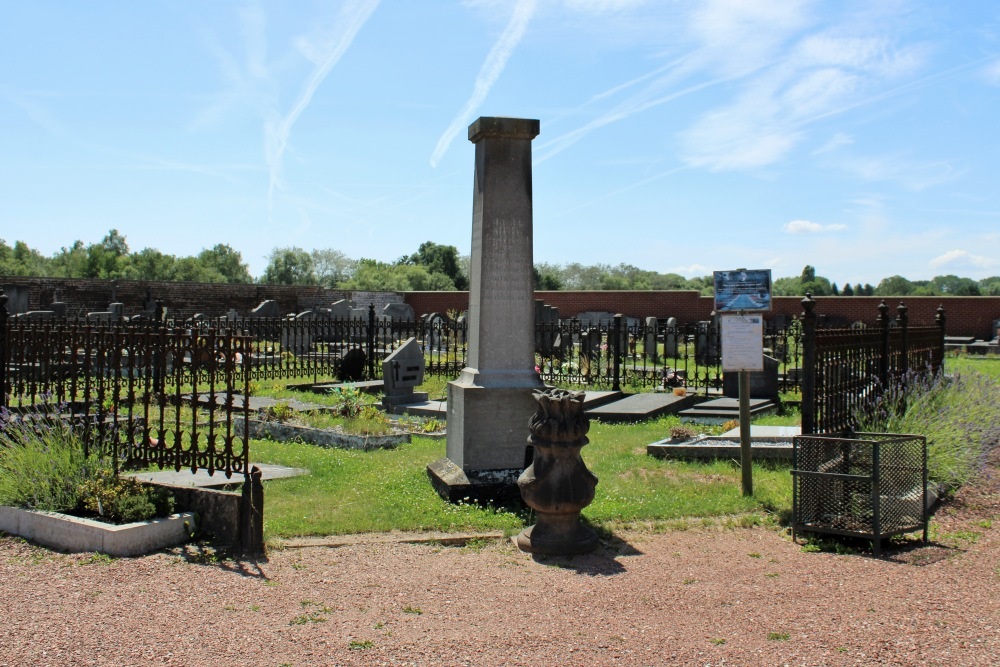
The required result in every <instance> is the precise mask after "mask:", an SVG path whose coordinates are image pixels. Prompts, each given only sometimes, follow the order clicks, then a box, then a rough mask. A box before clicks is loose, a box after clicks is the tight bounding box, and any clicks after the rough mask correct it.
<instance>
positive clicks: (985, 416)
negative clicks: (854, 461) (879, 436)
mask: <svg viewBox="0 0 1000 667" xmlns="http://www.w3.org/2000/svg"><path fill="white" fill-rule="evenodd" d="M901 395H902V391H901V389H900V388H895V389H894V390H891V391H888V392H885V394H884V395H883V396H882V397H881V398H880V399H879V400H878V401H877V402H876V404H875V405H874V406H868V407H867V408H866V410H864V411H863V412H861V413H859V414H858V415H857V418H858V422H859V423H858V427H857V429H856V430H858V431H862V432H880V431H881V432H886V433H912V434H916V435H923V436H925V437H926V438H927V469H928V476H929V477H930V478H931V479H932V480H934V481H936V482H939V483H942V484H946V485H948V486H952V487H955V488H957V487H959V486H962V485H963V484H965V483H967V482H969V481H970V480H971V479H972V478H974V477H975V476H976V475H977V474H978V473H979V472H980V471H981V470H982V467H983V462H984V461H985V458H986V456H987V454H988V453H989V452H990V450H992V449H993V448H994V447H996V446H997V445H998V444H1000V420H998V419H997V415H998V414H1000V382H997V381H996V380H994V379H993V378H990V377H987V376H985V375H982V374H980V373H977V372H975V371H969V372H966V373H964V374H963V375H956V376H954V377H946V376H944V375H943V374H938V375H937V376H935V377H929V376H928V377H923V378H921V377H911V378H909V379H908V386H907V388H906V400H905V401H903V400H901V399H900V396H901Z"/></svg>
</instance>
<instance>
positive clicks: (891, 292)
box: [874, 276, 913, 296]
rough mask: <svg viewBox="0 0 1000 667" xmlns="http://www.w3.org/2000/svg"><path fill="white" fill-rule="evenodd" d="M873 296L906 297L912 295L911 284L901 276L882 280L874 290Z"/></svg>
mask: <svg viewBox="0 0 1000 667" xmlns="http://www.w3.org/2000/svg"><path fill="white" fill-rule="evenodd" d="M874 291H875V296H908V295H910V294H913V283H911V282H910V281H909V280H907V279H906V278H904V277H903V276H889V277H888V278H883V279H882V281H881V282H880V283H879V284H878V287H876V288H875V290H874Z"/></svg>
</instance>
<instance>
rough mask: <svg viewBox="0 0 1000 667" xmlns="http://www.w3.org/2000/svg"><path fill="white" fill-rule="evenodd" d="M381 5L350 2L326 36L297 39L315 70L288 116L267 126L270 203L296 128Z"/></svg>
mask: <svg viewBox="0 0 1000 667" xmlns="http://www.w3.org/2000/svg"><path fill="white" fill-rule="evenodd" d="M378 3H379V0H353V1H352V2H348V3H347V4H346V5H345V6H344V8H343V10H342V11H341V13H340V15H339V16H338V18H337V21H336V22H335V23H334V25H332V26H328V27H325V29H324V30H323V31H322V33H320V34H319V35H317V36H315V37H312V38H309V37H304V36H303V37H299V38H298V39H296V40H295V46H296V48H297V49H298V51H299V53H301V54H302V55H303V57H305V58H306V59H307V60H309V61H310V62H312V63H313V69H312V71H311V72H310V73H309V76H308V77H307V78H306V82H305V85H304V87H303V89H302V92H301V93H299V96H298V98H297V99H296V100H295V103H294V104H293V105H292V108H291V109H290V110H289V111H288V113H286V114H285V115H284V116H283V117H280V118H272V119H270V120H268V121H267V122H266V123H265V124H264V155H265V158H266V159H267V165H268V169H269V171H270V183H269V185H268V191H267V192H268V202H269V203H270V202H272V200H273V196H274V190H275V188H276V187H277V186H278V185H279V184H280V181H281V165H282V159H283V157H284V154H285V149H286V148H287V147H288V139H289V136H290V135H291V132H292V126H293V125H295V122H296V121H297V120H298V119H299V116H301V115H302V113H303V112H304V111H305V110H306V108H307V107H308V106H309V103H310V102H311V101H312V98H313V95H314V94H315V93H316V90H317V89H318V88H319V86H320V84H321V83H323V79H325V78H326V75H327V74H329V73H330V70H331V69H333V66H334V65H336V64H337V62H338V61H339V60H340V58H341V57H342V56H343V55H344V53H345V52H346V51H347V49H348V48H349V47H350V46H351V43H352V42H353V41H354V38H355V37H356V36H357V34H358V32H359V31H360V30H361V28H362V26H364V24H365V22H366V21H367V20H368V17H370V16H371V15H372V12H374V11H375V8H376V7H377V6H378Z"/></svg>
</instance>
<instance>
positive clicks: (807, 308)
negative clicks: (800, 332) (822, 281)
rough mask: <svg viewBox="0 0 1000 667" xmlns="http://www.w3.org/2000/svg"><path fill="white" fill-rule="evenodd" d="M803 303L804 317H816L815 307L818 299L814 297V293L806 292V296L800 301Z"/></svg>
mask: <svg viewBox="0 0 1000 667" xmlns="http://www.w3.org/2000/svg"><path fill="white" fill-rule="evenodd" d="M800 303H801V304H802V318H803V319H805V318H807V317H815V315H813V308H815V307H816V299H814V298H813V297H812V293H810V292H806V296H805V298H804V299H802V301H801V302H800Z"/></svg>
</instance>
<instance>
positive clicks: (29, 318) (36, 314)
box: [14, 310, 56, 322]
mask: <svg viewBox="0 0 1000 667" xmlns="http://www.w3.org/2000/svg"><path fill="white" fill-rule="evenodd" d="M55 316H56V313H55V311H52V310H29V311H28V312H26V313H18V314H17V315H15V316H14V318H15V319H18V320H21V321H23V322H45V321H46V320H51V319H53V318H55Z"/></svg>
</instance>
